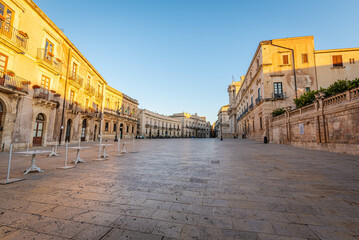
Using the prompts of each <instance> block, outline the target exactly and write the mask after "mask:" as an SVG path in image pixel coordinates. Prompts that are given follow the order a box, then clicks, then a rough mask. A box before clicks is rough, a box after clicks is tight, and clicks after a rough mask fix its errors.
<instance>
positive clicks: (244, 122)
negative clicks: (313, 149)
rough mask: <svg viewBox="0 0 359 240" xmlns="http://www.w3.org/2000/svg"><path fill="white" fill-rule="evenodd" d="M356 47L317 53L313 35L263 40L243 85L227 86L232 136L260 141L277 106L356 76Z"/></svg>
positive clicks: (288, 104)
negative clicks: (311, 91)
mask: <svg viewBox="0 0 359 240" xmlns="http://www.w3.org/2000/svg"><path fill="white" fill-rule="evenodd" d="M358 59H359V48H345V49H330V50H315V47H314V37H313V36H303V37H293V38H282V39H273V40H267V41H261V42H260V43H259V44H258V47H257V50H256V52H255V54H254V56H253V58H252V59H251V61H250V63H249V67H248V70H247V72H246V74H245V75H244V76H243V77H241V81H239V82H235V83H232V84H230V85H229V87H228V89H227V91H228V95H229V109H228V114H229V119H230V123H229V124H230V133H231V134H233V135H234V136H239V137H242V138H249V139H253V140H258V141H263V140H264V139H265V138H267V139H268V137H269V120H270V118H271V116H272V112H273V110H274V109H277V108H287V107H288V108H289V107H291V108H294V107H295V104H294V101H293V99H295V98H298V97H300V96H301V94H303V93H305V92H308V91H310V90H319V89H320V88H326V87H328V86H330V85H331V84H333V83H334V82H335V81H337V80H342V79H349V80H354V79H355V78H358V77H359V62H358Z"/></svg>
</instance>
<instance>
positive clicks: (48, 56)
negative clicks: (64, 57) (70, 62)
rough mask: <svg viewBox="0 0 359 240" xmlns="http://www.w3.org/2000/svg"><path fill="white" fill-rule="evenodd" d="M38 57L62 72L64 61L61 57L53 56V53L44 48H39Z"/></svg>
mask: <svg viewBox="0 0 359 240" xmlns="http://www.w3.org/2000/svg"><path fill="white" fill-rule="evenodd" d="M37 59H38V60H40V61H41V62H45V63H47V64H48V65H50V66H52V67H53V68H54V69H55V70H56V71H57V72H61V68H62V62H61V60H60V59H58V58H56V57H55V56H53V54H52V53H50V52H46V51H45V49H43V48H38V49H37Z"/></svg>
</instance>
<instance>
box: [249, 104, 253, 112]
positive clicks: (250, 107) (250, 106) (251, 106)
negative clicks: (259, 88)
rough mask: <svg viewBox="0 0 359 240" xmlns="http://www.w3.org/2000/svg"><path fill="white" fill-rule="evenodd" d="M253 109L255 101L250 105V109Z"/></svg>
mask: <svg viewBox="0 0 359 240" xmlns="http://www.w3.org/2000/svg"><path fill="white" fill-rule="evenodd" d="M252 109H253V103H252V104H251V105H249V111H250V110H252Z"/></svg>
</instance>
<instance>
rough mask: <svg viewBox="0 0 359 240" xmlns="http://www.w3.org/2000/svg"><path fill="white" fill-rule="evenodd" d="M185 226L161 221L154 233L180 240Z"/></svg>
mask: <svg viewBox="0 0 359 240" xmlns="http://www.w3.org/2000/svg"><path fill="white" fill-rule="evenodd" d="M182 228H183V224H178V223H170V222H163V221H159V222H158V223H157V225H156V227H155V229H154V230H153V232H152V233H154V234H158V235H162V236H167V237H173V238H176V239H179V237H180V234H181V231H182Z"/></svg>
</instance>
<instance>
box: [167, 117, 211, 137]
mask: <svg viewBox="0 0 359 240" xmlns="http://www.w3.org/2000/svg"><path fill="white" fill-rule="evenodd" d="M171 117H172V118H175V119H178V120H179V121H180V122H181V123H182V137H196V138H209V137H210V134H211V124H210V123H209V122H207V121H206V117H200V116H198V115H197V113H196V114H193V115H191V114H189V113H176V114H173V115H172V116H171Z"/></svg>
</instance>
